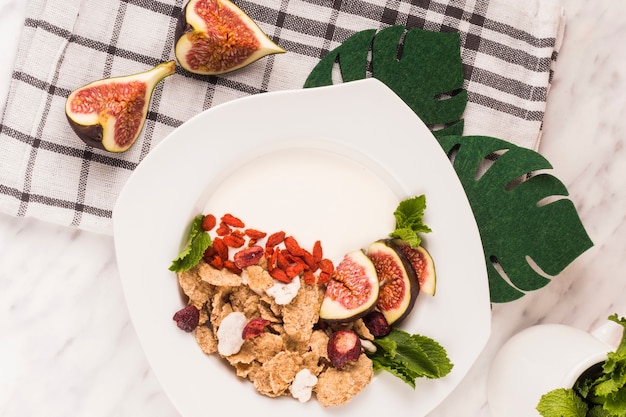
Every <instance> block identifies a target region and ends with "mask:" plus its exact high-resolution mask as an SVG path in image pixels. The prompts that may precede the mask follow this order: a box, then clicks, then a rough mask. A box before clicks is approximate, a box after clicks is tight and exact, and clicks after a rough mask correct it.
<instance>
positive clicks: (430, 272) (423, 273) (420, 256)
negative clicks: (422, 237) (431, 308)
mask: <svg viewBox="0 0 626 417" xmlns="http://www.w3.org/2000/svg"><path fill="white" fill-rule="evenodd" d="M391 245H392V246H393V247H394V248H395V249H397V250H398V251H400V252H402V253H403V254H404V256H405V257H406V258H407V259H408V261H409V263H410V264H411V266H412V267H413V270H414V271H415V274H416V275H417V279H418V281H419V285H420V291H421V292H423V293H426V294H429V295H435V292H436V290H437V273H436V271H435V263H434V262H433V258H432V257H431V256H430V253H429V252H428V251H427V250H426V248H424V247H423V246H418V247H416V248H413V247H411V245H409V244H408V243H407V242H404V241H402V240H397V239H394V240H392V241H391Z"/></svg>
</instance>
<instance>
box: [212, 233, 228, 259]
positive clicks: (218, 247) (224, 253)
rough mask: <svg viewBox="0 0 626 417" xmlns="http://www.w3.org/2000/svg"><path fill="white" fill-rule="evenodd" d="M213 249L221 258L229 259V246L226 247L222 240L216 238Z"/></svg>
mask: <svg viewBox="0 0 626 417" xmlns="http://www.w3.org/2000/svg"><path fill="white" fill-rule="evenodd" d="M213 248H214V249H215V252H216V253H217V255H218V256H219V257H220V258H222V259H228V246H226V244H225V243H224V241H223V240H222V238H220V237H216V238H214V239H213Z"/></svg>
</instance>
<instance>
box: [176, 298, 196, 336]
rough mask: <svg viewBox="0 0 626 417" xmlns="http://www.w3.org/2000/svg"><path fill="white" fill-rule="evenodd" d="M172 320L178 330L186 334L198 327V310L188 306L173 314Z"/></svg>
mask: <svg viewBox="0 0 626 417" xmlns="http://www.w3.org/2000/svg"><path fill="white" fill-rule="evenodd" d="M173 319H174V321H175V322H176V325H177V326H178V328H179V329H182V330H184V331H186V332H192V331H193V330H194V329H195V328H196V327H198V322H199V321H200V310H198V309H197V308H196V306H194V305H193V304H189V305H187V306H186V307H184V308H182V309H180V310H178V311H177V312H176V313H174V317H173Z"/></svg>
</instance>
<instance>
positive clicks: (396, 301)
mask: <svg viewBox="0 0 626 417" xmlns="http://www.w3.org/2000/svg"><path fill="white" fill-rule="evenodd" d="M367 256H369V258H370V259H371V260H372V263H373V264H374V268H376V274H377V276H378V283H379V285H380V293H379V294H378V303H377V304H376V307H377V309H378V310H380V312H381V313H383V315H384V316H385V318H386V319H387V323H389V325H392V324H394V323H395V324H397V323H399V322H400V321H402V320H403V319H404V318H405V317H406V316H407V315H408V314H409V313H410V312H411V310H412V309H413V306H414V305H415V300H416V299H417V295H418V294H419V285H418V282H417V276H416V275H415V272H414V271H413V268H412V267H411V265H410V264H409V261H408V260H407V259H406V257H405V256H404V255H403V254H402V253H401V252H398V251H396V250H395V249H394V248H392V247H391V246H389V245H388V241H386V240H381V241H377V242H374V243H372V244H371V245H370V246H369V247H368V248H367Z"/></svg>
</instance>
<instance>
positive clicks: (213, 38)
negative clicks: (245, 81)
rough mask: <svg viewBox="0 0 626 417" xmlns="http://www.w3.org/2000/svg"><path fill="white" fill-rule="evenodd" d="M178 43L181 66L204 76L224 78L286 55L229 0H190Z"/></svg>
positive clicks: (182, 17) (183, 15)
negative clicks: (263, 61) (218, 75)
mask: <svg viewBox="0 0 626 417" xmlns="http://www.w3.org/2000/svg"><path fill="white" fill-rule="evenodd" d="M175 39H176V45H175V47H174V55H175V56H176V59H177V60H178V63H179V64H180V66H181V67H183V68H184V69H186V70H187V71H189V72H192V73H195V74H201V75H215V74H224V73H227V72H230V71H234V70H236V69H239V68H242V67H245V66H246V65H248V64H251V63H252V62H254V61H256V60H258V59H260V58H262V57H264V56H267V55H271V54H279V53H284V52H285V50H284V49H283V48H281V47H280V46H278V45H276V44H275V43H274V42H272V40H270V38H268V37H267V35H266V34H265V33H263V31H262V30H261V29H260V28H259V26H258V25H257V24H256V23H255V22H254V21H253V20H252V19H251V18H250V17H249V16H248V15H247V14H246V13H245V12H244V11H243V10H241V9H240V8H239V7H237V6H236V5H235V4H233V3H232V2H230V1H229V0H189V2H188V3H187V4H186V5H185V7H184V9H183V11H182V13H181V16H180V17H179V19H178V24H177V28H176V34H175Z"/></svg>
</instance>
